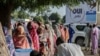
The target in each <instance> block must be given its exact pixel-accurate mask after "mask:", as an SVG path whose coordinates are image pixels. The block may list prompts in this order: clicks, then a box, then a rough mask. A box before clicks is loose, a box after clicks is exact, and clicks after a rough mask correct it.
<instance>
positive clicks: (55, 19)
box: [49, 13, 61, 24]
mask: <svg viewBox="0 0 100 56" xmlns="http://www.w3.org/2000/svg"><path fill="white" fill-rule="evenodd" d="M49 19H50V20H51V21H52V24H57V23H60V21H61V17H60V15H59V14H58V13H52V14H51V15H50V16H49Z"/></svg>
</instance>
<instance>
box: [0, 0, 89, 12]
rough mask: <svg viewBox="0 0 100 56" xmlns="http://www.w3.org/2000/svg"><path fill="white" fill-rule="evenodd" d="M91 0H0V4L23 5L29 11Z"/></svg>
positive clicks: (17, 6) (16, 6)
mask: <svg viewBox="0 0 100 56" xmlns="http://www.w3.org/2000/svg"><path fill="white" fill-rule="evenodd" d="M85 1H87V2H88V1H91V0H0V5H6V4H11V5H13V7H14V8H13V9H14V10H15V9H16V8H19V7H21V8H22V9H24V10H26V9H29V11H40V10H42V11H43V10H45V9H47V8H48V7H49V6H58V7H59V6H62V5H66V4H67V5H69V6H73V5H77V4H79V3H80V2H85Z"/></svg>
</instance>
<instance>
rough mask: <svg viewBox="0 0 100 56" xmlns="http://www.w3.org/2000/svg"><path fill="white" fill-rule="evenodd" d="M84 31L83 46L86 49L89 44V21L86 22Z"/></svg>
mask: <svg viewBox="0 0 100 56" xmlns="http://www.w3.org/2000/svg"><path fill="white" fill-rule="evenodd" d="M84 32H85V35H86V39H85V41H86V42H85V43H86V45H85V47H86V50H87V49H88V46H89V45H90V44H89V39H90V27H89V23H87V25H86V27H85V29H84Z"/></svg>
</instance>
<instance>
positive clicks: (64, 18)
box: [61, 16, 66, 24]
mask: <svg viewBox="0 0 100 56" xmlns="http://www.w3.org/2000/svg"><path fill="white" fill-rule="evenodd" d="M65 22H66V16H63V18H62V20H61V23H63V24H64V23H65Z"/></svg>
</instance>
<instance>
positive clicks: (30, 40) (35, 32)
mask: <svg viewBox="0 0 100 56" xmlns="http://www.w3.org/2000/svg"><path fill="white" fill-rule="evenodd" d="M88 26H89V28H88ZM12 30H13V31H12V38H10V39H8V40H6V41H7V42H8V41H9V42H10V40H12V41H11V44H14V46H13V45H9V43H7V44H8V45H9V50H10V54H11V56H15V55H14V51H15V49H32V50H33V51H32V52H31V53H30V56H84V54H83V52H82V50H81V48H80V46H79V45H76V44H72V43H71V41H72V37H73V34H74V33H75V31H74V30H73V29H72V28H71V25H68V27H65V26H63V25H56V26H55V28H53V27H52V25H51V24H43V23H41V22H35V21H30V22H28V23H27V25H26V24H24V23H21V22H16V24H15V25H14V26H13V29H12ZM84 31H85V32H86V36H87V39H86V40H87V42H88V43H89V44H90V42H92V49H91V50H92V52H93V54H96V53H97V48H98V38H99V36H98V35H99V34H98V28H97V27H96V25H93V27H92V26H90V25H88V24H87V27H86V29H85V30H84ZM4 33H5V36H6V31H5V29H4ZM88 37H89V38H88ZM7 38H8V37H7ZM7 38H6V39H7ZM90 39H91V40H90ZM88 40H89V41H88ZM71 46H72V47H71ZM88 46H90V45H88ZM88 46H86V47H88ZM11 47H12V48H11ZM14 48H15V49H14ZM72 49H73V50H76V51H73V50H72ZM77 50H78V52H79V53H80V54H79V53H77ZM12 51H13V52H12ZM70 52H71V53H70ZM74 54H75V55H74Z"/></svg>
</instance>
